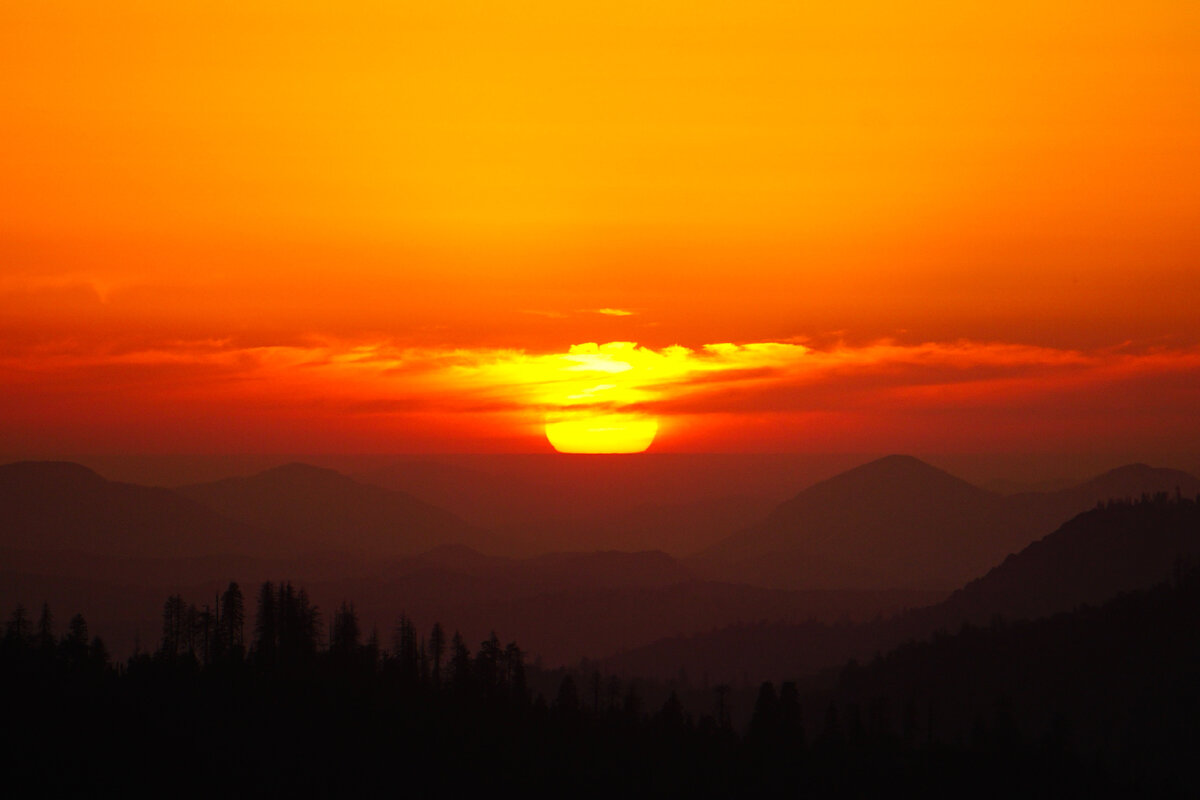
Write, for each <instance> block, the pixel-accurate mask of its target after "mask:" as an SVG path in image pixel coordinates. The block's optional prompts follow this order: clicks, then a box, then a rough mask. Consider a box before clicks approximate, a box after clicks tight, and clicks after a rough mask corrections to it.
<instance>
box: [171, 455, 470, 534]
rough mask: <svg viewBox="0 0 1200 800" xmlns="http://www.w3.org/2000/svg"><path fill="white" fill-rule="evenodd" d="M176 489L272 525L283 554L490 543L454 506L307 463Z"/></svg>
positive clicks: (252, 521) (249, 521) (247, 519)
mask: <svg viewBox="0 0 1200 800" xmlns="http://www.w3.org/2000/svg"><path fill="white" fill-rule="evenodd" d="M177 491H178V492H179V494H181V495H183V496H185V497H188V498H190V499H192V500H194V501H196V502H198V503H201V504H203V505H205V506H207V507H209V508H211V509H213V510H214V511H217V512H219V513H221V514H223V515H225V516H227V517H230V518H233V519H237V520H241V521H243V522H245V523H247V524H250V525H253V526H254V527H256V528H259V529H261V530H263V531H265V532H266V533H267V534H268V536H269V540H270V543H271V545H272V550H273V552H275V554H277V555H284V554H288V553H294V552H296V551H298V550H338V551H343V552H350V553H374V554H380V555H400V554H406V553H418V552H421V551H423V550H428V549H430V548H432V547H436V546H438V545H442V544H449V543H464V544H470V545H472V546H476V547H478V546H481V545H482V546H487V544H488V542H487V538H486V536H485V535H484V534H483V533H482V532H480V531H479V530H478V529H476V528H473V527H471V526H469V525H468V524H467V523H465V522H463V521H462V520H461V519H459V518H458V517H456V516H455V515H453V514H451V513H450V512H448V511H445V510H443V509H440V508H437V507H436V506H433V505H430V504H429V503H426V502H423V501H421V500H418V499H416V498H415V497H412V496H411V495H408V494H405V493H403V492H396V491H391V490H388V489H384V488H381V487H378V486H369V485H367V484H364V483H359V482H358V481H356V480H354V479H352V478H348V477H346V476H345V475H342V474H341V473H339V472H336V471H334V470H331V469H324V468H321V467H313V466H309V465H307V464H287V465H284V466H281V467H276V468H274V469H269V470H267V471H265V472H261V473H259V474H257V475H251V476H249V477H238V478H226V479H224V480H219V481H213V482H211V483H201V484H194V485H191V486H184V487H180V488H179V489H178V490H177Z"/></svg>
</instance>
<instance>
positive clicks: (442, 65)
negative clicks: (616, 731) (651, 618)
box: [0, 0, 1200, 454]
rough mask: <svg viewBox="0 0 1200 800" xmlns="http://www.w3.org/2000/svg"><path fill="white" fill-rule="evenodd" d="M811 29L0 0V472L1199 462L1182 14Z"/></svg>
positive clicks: (907, 19) (1193, 127)
mask: <svg viewBox="0 0 1200 800" xmlns="http://www.w3.org/2000/svg"><path fill="white" fill-rule="evenodd" d="M298 5H303V6H304V7H303V8H297V7H296V6H298ZM810 5H813V4H800V3H785V2H766V0H744V1H743V2H739V3H736V4H735V3H708V2H697V1H696V0H691V1H690V2H657V3H644V2H622V1H617V2H607V3H603V4H594V5H593V4H580V3H561V2H540V1H539V2H505V3H498V2H497V3H490V2H473V3H457V2H454V1H453V0H447V1H446V2H438V3H406V2H399V1H397V0H391V1H390V2H382V1H381V2H342V3H336V4H333V3H330V4H320V3H312V4H296V3H264V2H253V0H247V2H242V3H237V4H232V3H230V4H224V3H213V2H206V3H189V2H180V3H170V4H164V3H159V2H148V0H147V1H146V2H131V1H128V0H115V2H110V3H103V4H98V3H83V2H32V1H27V0H16V1H15V2H8V3H5V4H3V6H2V7H0V108H3V109H4V112H3V122H2V123H0V176H2V177H0V180H2V181H3V191H0V381H2V382H3V384H4V387H5V389H4V392H3V393H2V394H0V451H4V452H6V453H11V454H25V453H28V454H52V453H55V452H81V451H89V450H90V451H93V452H127V451H154V452H162V451H173V450H183V451H189V452H195V451H210V452H211V451H223V450H230V451H243V450H245V451H256V452H261V451H272V450H275V451H288V452H300V451H306V450H310V451H311V450H329V451H404V450H433V451H437V450H455V451H463V450H467V451H473V450H507V449H515V450H537V449H545V448H547V447H548V445H547V444H546V442H545V439H544V437H543V436H542V435H541V433H540V426H541V423H542V420H543V419H544V417H545V415H546V414H547V413H554V412H556V411H558V410H561V408H562V407H563V406H570V407H578V406H580V405H581V404H582V405H586V403H584V402H583V401H582V400H580V399H579V398H578V397H577V395H580V393H581V392H592V391H593V390H596V387H598V386H609V388H607V389H600V390H597V391H599V392H600V394H601V395H604V397H603V399H602V401H601V402H600V403H598V404H596V407H598V408H599V407H602V408H605V409H613V408H617V409H626V410H629V409H633V410H635V411H637V413H642V414H653V415H656V417H657V418H658V419H660V421H661V424H660V429H659V437H658V439H657V440H656V443H655V445H654V447H655V448H656V449H663V450H670V449H683V450H704V449H716V450H772V449H816V450H823V451H830V450H854V451H864V450H881V451H893V450H921V451H925V452H928V451H931V450H939V449H941V450H961V449H964V448H965V449H970V448H975V449H988V448H998V449H1005V450H1012V449H1021V448H1027V449H1045V448H1063V449H1071V448H1076V449H1078V448H1083V449H1094V448H1095V447H1097V446H1098V445H1097V444H1096V440H1097V439H1098V438H1100V437H1101V435H1102V436H1103V437H1104V439H1105V441H1108V442H1111V443H1114V446H1115V445H1116V444H1119V445H1120V446H1121V447H1122V448H1132V449H1134V450H1136V449H1137V448H1139V447H1145V448H1157V449H1159V450H1161V449H1162V448H1164V447H1170V448H1175V449H1177V450H1196V449H1200V423H1198V422H1197V421H1196V416H1197V415H1196V414H1195V412H1194V409H1196V408H1198V407H1200V389H1198V388H1197V387H1198V386H1200V369H1198V367H1197V353H1198V352H1200V351H1198V350H1197V348H1198V347H1200V314H1198V313H1197V311H1196V309H1197V308H1200V268H1198V264H1200V261H1198V256H1200V219H1198V218H1200V90H1198V89H1197V87H1200V6H1198V5H1197V4H1196V3H1188V2H1142V3H1137V4H1131V3H1102V2H1089V3H1082V2H1078V3H1044V2H1039V3H1033V2H1029V3H1025V2H1014V3H1004V4H965V3H950V2H915V3H907V4H894V3H867V2H848V3H837V4H824V5H822V6H820V7H816V8H810V7H806V6H810ZM993 6H995V7H993ZM605 310H607V312H609V313H602V311H605ZM614 311H620V312H627V313H612V312H614ZM589 342H592V343H598V344H604V343H614V342H615V343H620V342H636V343H639V344H640V345H641V346H642V347H641V348H640V349H636V350H635V349H632V347H631V346H629V345H625V346H621V345H610V346H609V348H608V350H604V348H597V349H596V353H597V354H600V355H604V357H605V358H608V359H610V360H620V358H621V357H623V356H627V357H628V359H627V360H626V361H622V362H621V363H627V364H629V369H626V370H622V371H621V372H620V373H605V372H604V371H603V370H600V371H599V372H594V373H593V372H584V373H580V372H579V371H574V372H571V371H568V372H565V373H564V372H563V370H564V369H568V370H569V368H570V367H571V366H572V365H574V366H578V365H579V362H578V361H571V354H572V351H571V348H572V347H573V346H575V347H576V351H575V355H579V354H580V353H584V352H586V348H584V349H583V350H581V349H579V346H581V345H584V344H585V343H589ZM720 343H733V344H735V345H738V347H734V348H733V349H729V348H728V347H726V348H724V349H722V348H706V346H707V345H716V344H720ZM672 347H679V348H683V349H684V350H686V351H687V352H688V353H690V355H681V354H682V353H683V352H684V350H679V349H670V348H672ZM593 366H594V364H593ZM664 370H665V371H666V373H667V374H665V375H664V374H663V371H664ZM605 374H609V375H612V374H619V375H620V376H623V377H620V378H619V379H614V380H615V382H613V381H607V382H606V380H605V379H604V375H605ZM580 381H582V382H583V383H582V385H581V384H580ZM610 384H611V385H610ZM571 398H575V399H571ZM1100 432H1102V433H1100Z"/></svg>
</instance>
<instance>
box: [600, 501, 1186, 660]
mask: <svg viewBox="0 0 1200 800" xmlns="http://www.w3.org/2000/svg"><path fill="white" fill-rule="evenodd" d="M1197 563H1200V499H1189V498H1188V497H1186V496H1179V497H1172V496H1171V495H1168V494H1166V493H1165V492H1164V493H1159V494H1158V495H1157V496H1155V497H1146V498H1144V499H1141V500H1137V501H1114V502H1109V503H1106V504H1105V505H1104V506H1102V507H1097V508H1094V509H1092V510H1091V511H1087V512H1085V513H1083V514H1080V515H1078V516H1076V517H1075V518H1073V519H1071V520H1070V521H1068V522H1067V523H1066V524H1064V525H1062V526H1061V527H1060V528H1059V529H1058V530H1056V531H1054V532H1053V533H1051V534H1050V535H1048V536H1045V537H1044V538H1042V539H1041V540H1039V541H1037V542H1034V543H1032V544H1030V545H1028V546H1026V547H1025V548H1023V549H1022V550H1021V552H1019V553H1017V554H1014V555H1011V556H1009V557H1008V558H1006V559H1005V560H1004V561H1003V562H1002V563H1000V564H998V565H997V566H995V567H994V568H993V569H991V570H989V571H988V572H987V573H986V574H985V575H983V576H981V577H980V578H978V579H977V580H974V581H972V582H970V583H968V584H967V585H966V586H964V587H963V588H962V589H960V590H959V591H956V592H955V593H953V594H952V595H951V596H950V597H949V598H947V599H946V600H944V601H942V602H940V603H937V604H934V605H931V606H928V607H926V608H920V609H915V610H912V611H908V612H906V613H904V614H901V615H899V616H897V617H895V618H893V619H881V620H878V621H875V622H871V623H868V624H864V625H841V626H830V625H825V624H818V623H816V622H809V623H805V624H800V625H788V624H782V623H778V622H763V623H760V624H752V625H739V626H731V627H729V628H725V629H723V630H719V631H713V632H710V633H707V634H701V635H695V636H687V637H674V638H671V639H666V640H663V641H660V642H656V643H654V644H653V645H650V646H648V647H644V648H638V649H634V650H631V651H629V652H626V653H623V654H620V655H619V656H616V657H614V658H613V659H611V660H609V661H608V662H607V666H609V667H610V668H612V669H614V670H615V671H618V672H621V673H624V674H637V675H657V676H660V677H667V676H670V675H673V674H675V673H676V672H677V671H678V669H679V667H680V666H682V665H687V666H688V669H692V670H704V671H706V672H707V673H708V674H709V675H710V676H713V677H714V679H715V678H718V677H719V678H722V679H731V680H736V679H738V678H739V677H740V676H742V675H744V674H749V675H754V676H758V677H765V678H771V679H780V678H783V677H787V676H795V675H798V674H805V673H812V672H815V671H817V670H819V669H822V668H827V667H832V666H834V665H836V664H838V663H840V662H843V661H845V660H846V659H849V658H859V659H865V658H870V657H871V656H872V655H873V654H874V653H876V652H878V651H882V650H887V649H889V648H891V647H895V646H896V645H898V644H900V643H901V642H904V641H907V640H911V639H921V638H924V637H928V636H929V635H930V634H932V633H933V632H935V631H938V630H954V629H957V628H958V627H959V626H961V625H963V624H964V623H971V624H986V623H989V622H991V621H992V620H994V619H997V618H1004V619H1009V620H1019V619H1028V618H1039V617H1044V616H1047V615H1051V614H1055V613H1061V612H1068V611H1071V610H1073V609H1075V608H1077V607H1080V606H1082V605H1085V604H1091V605H1096V604H1099V603H1102V602H1104V601H1106V600H1109V599H1111V598H1112V597H1114V596H1116V595H1118V594H1120V593H1122V592H1130V591H1135V590H1143V589H1147V588H1149V587H1152V586H1154V585H1156V584H1159V583H1162V582H1164V581H1167V580H1170V579H1172V578H1173V576H1174V575H1176V574H1178V573H1179V572H1180V571H1182V570H1186V569H1187V568H1189V567H1190V566H1191V565H1195V564H1197Z"/></svg>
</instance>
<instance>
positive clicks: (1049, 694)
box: [802, 508, 1200, 797]
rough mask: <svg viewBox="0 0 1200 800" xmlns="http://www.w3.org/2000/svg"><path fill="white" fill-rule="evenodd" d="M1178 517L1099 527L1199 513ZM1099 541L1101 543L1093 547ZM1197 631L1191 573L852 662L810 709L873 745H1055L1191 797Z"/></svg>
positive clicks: (1198, 607)
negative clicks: (839, 718)
mask: <svg viewBox="0 0 1200 800" xmlns="http://www.w3.org/2000/svg"><path fill="white" fill-rule="evenodd" d="M1178 511H1179V509H1174V510H1170V509H1158V510H1152V509H1130V508H1126V509H1124V510H1123V512H1118V514H1116V515H1110V516H1109V517H1108V518H1107V519H1106V520H1104V521H1103V522H1102V523H1101V527H1103V528H1106V529H1108V532H1109V534H1110V535H1111V536H1113V537H1114V541H1115V539H1117V538H1123V537H1125V536H1135V535H1136V534H1135V532H1134V531H1133V530H1132V529H1131V528H1126V525H1125V523H1124V522H1122V520H1121V519H1120V518H1121V517H1122V516H1124V517H1126V518H1127V519H1126V521H1127V522H1133V521H1134V519H1135V518H1141V517H1143V516H1144V515H1145V514H1146V513H1147V512H1149V513H1151V514H1154V513H1157V512H1162V516H1163V519H1162V522H1163V523H1164V524H1165V525H1166V527H1167V528H1172V527H1173V526H1174V525H1175V524H1176V522H1180V521H1182V518H1183V517H1190V518H1191V520H1192V523H1189V524H1194V521H1195V514H1194V513H1190V512H1185V513H1183V514H1179V513H1177V512H1178ZM1078 522H1079V523H1080V525H1079V526H1078V527H1079V530H1077V531H1074V532H1067V531H1064V534H1066V536H1065V538H1070V537H1071V536H1072V535H1074V534H1079V535H1082V533H1083V529H1085V528H1088V527H1090V526H1091V522H1089V521H1086V520H1079V521H1078ZM1122 529H1124V530H1122ZM1147 533H1149V534H1150V535H1151V537H1152V538H1158V537H1159V536H1165V537H1167V538H1170V537H1171V536H1172V535H1173V534H1171V533H1170V532H1169V531H1168V530H1155V531H1153V532H1151V531H1149V530H1147ZM1178 533H1183V531H1182V530H1179V531H1178ZM1196 533H1197V532H1196V531H1195V530H1194V529H1193V530H1192V531H1191V534H1190V535H1189V536H1187V538H1188V539H1189V543H1188V545H1187V546H1186V549H1191V550H1194V549H1195V540H1196V538H1198V537H1197V535H1196ZM1100 538H1104V537H1103V536H1102V537H1100ZM1058 544H1063V542H1059V543H1058ZM1089 544H1090V545H1099V546H1100V547H1104V545H1103V544H1102V543H1100V542H1097V541H1095V537H1092V541H1090V542H1089ZM1162 544H1163V542H1161V541H1160V542H1158V543H1157V544H1155V545H1153V546H1151V547H1149V548H1147V549H1157V548H1158V547H1159V546H1160V545H1162ZM1119 549H1121V550H1124V551H1125V552H1130V551H1133V550H1136V549H1137V548H1136V547H1125V548H1119ZM1168 549H1170V548H1168ZM1111 554H1115V550H1114V551H1113V552H1112V553H1111ZM1031 555H1032V554H1031ZM1102 560H1103V559H1102ZM1073 566H1074V567H1075V568H1080V567H1082V568H1083V570H1084V571H1091V570H1089V568H1087V567H1083V565H1081V564H1079V563H1075V564H1074V565H1073ZM1114 566H1115V565H1114ZM1093 574H1095V575H1099V574H1100V571H1093ZM1068 582H1070V580H1069V579H1068ZM1197 629H1200V572H1197V571H1196V570H1195V569H1181V570H1179V571H1178V572H1177V574H1176V575H1175V577H1174V578H1173V579H1172V580H1171V581H1169V582H1165V581H1164V582H1156V583H1155V584H1154V585H1152V586H1150V587H1146V588H1139V589H1138V590H1137V591H1129V592H1125V593H1122V594H1120V595H1118V596H1116V597H1114V598H1112V599H1110V600H1109V601H1107V602H1105V603H1103V604H1098V605H1088V606H1082V607H1079V608H1077V609H1075V610H1072V611H1063V612H1062V613H1058V614H1054V615H1053V616H1046V617H1042V618H1040V619H1037V620H1034V621H1024V622H1005V621H1002V620H996V621H993V622H990V623H988V624H984V625H973V626H963V627H959V628H955V629H954V631H953V632H950V633H942V634H940V635H937V636H934V637H932V638H931V639H929V640H927V641H923V642H919V643H918V642H909V643H906V644H904V645H902V646H900V647H898V648H896V649H894V650H892V651H891V652H888V653H885V654H883V655H882V656H881V657H877V658H874V659H871V660H870V661H869V662H866V663H857V664H856V663H850V664H847V665H845V666H843V667H842V668H841V669H839V670H838V671H837V674H836V676H829V677H834V678H835V680H834V682H833V685H832V686H828V687H826V688H818V687H819V686H820V684H824V683H825V681H824V680H819V681H814V682H812V683H814V684H815V686H814V689H813V691H811V692H810V693H808V694H807V696H805V697H803V698H802V702H803V703H804V705H805V707H806V708H814V709H828V708H837V709H840V710H841V711H842V713H843V719H845V720H847V721H848V722H849V723H850V725H849V726H848V727H847V728H846V729H847V730H849V729H852V728H854V727H855V726H856V721H858V722H861V724H864V725H866V726H869V728H870V733H871V734H873V735H881V734H882V735H887V734H891V735H897V734H899V735H906V736H909V737H913V738H916V739H918V740H920V741H933V742H940V743H943V744H951V743H954V742H964V741H972V742H974V743H976V744H986V743H987V742H989V741H990V742H995V743H999V744H1000V745H1001V746H1006V745H1007V746H1008V747H1009V748H1010V751H1011V752H1016V751H1017V749H1018V748H1017V747H1014V746H1013V745H1014V744H1016V742H1018V741H1023V742H1024V743H1025V745H1026V746H1028V744H1031V743H1037V742H1044V743H1049V744H1051V746H1052V748H1053V750H1052V752H1054V753H1056V754H1061V753H1071V752H1074V753H1078V754H1081V755H1086V757H1088V758H1089V759H1095V758H1096V757H1097V756H1101V758H1100V761H1102V762H1104V763H1105V770H1106V772H1107V773H1108V775H1109V779H1110V780H1117V779H1124V780H1130V781H1131V782H1132V781H1137V782H1141V783H1142V784H1143V785H1144V786H1145V788H1144V789H1143V790H1142V791H1141V792H1138V794H1141V795H1142V796H1159V797H1162V796H1179V797H1195V796H1196V793H1197V790H1198V789H1200V777H1198V774H1197V772H1196V769H1195V764H1196V748H1197V744H1198V742H1197V730H1198V729H1197V727H1196V725H1195V716H1196V712H1197V708H1200V690H1198V688H1197V681H1196V677H1197V665H1198V664H1200V640H1198V639H1197V637H1196V635H1195V634H1196V631H1197ZM860 710H861V711H862V712H863V713H862V715H861V716H859V717H856V718H852V717H853V715H857V714H858V713H859V711H860ZM827 714H828V712H827ZM826 719H828V716H827V717H826ZM810 730H811V729H810ZM1121 762H1123V763H1121ZM1185 787H1186V789H1185ZM1067 793H1070V792H1069V791H1068V792H1067ZM1052 794H1055V795H1057V794H1059V792H1052Z"/></svg>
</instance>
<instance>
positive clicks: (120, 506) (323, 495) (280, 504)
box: [0, 461, 487, 558]
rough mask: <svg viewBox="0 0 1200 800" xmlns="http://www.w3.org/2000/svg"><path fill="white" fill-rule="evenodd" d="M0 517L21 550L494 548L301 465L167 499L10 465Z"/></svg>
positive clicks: (84, 476) (37, 465)
mask: <svg viewBox="0 0 1200 800" xmlns="http://www.w3.org/2000/svg"><path fill="white" fill-rule="evenodd" d="M0 515H2V516H3V518H4V520H5V524H4V525H3V526H2V527H0V547H3V548H11V549H15V550H23V551H43V552H44V551H77V552H84V553H90V554H97V555H99V554H103V555H116V556H138V557H166V556H171V557H181V556H198V555H212V554H250V555H258V556H266V557H272V558H282V557H292V556H296V555H298V554H301V553H310V552H316V551H321V552H341V553H349V554H372V555H375V556H395V555H403V554H415V553H418V552H422V551H424V550H428V549H430V548H432V547H436V546H439V545H443V544H449V543H467V544H474V545H480V544H486V543H487V539H486V537H485V536H484V534H482V533H481V532H480V531H479V530H478V529H476V528H473V527H472V526H470V525H467V524H466V523H465V522H463V521H462V520H460V519H458V518H457V517H455V516H454V515H453V514H451V513H449V512H447V511H444V510H442V509H439V508H436V507H435V506H432V505H430V504H428V503H425V502H422V501H420V500H417V499H416V498H414V497H411V496H409V495H406V494H403V493H401V492H393V491H389V490H387V489H383V488H380V487H377V486H369V485H366V484H362V483H358V482H357V481H354V480H352V479H351V478H348V477H346V476H344V475H341V474H340V473H337V472H335V471H333V470H328V469H321V468H317V467H310V466H306V465H303V464H289V465H286V466H282V467H278V468H275V469H271V470H267V471H266V472H263V473H260V474H258V475H252V476H250V477H245V478H228V479H225V480H220V481H215V482H212V483H206V484H197V485H194V486H186V487H182V488H180V489H165V488H158V487H147V486H137V485H134V484H128V483H119V482H116V481H109V480H106V479H105V478H103V477H101V476H100V475H98V474H96V473H95V472H93V471H92V470H90V469H88V468H87V467H83V466H81V465H79V464H74V463H70V462H35V461H25V462H16V463H12V464H6V465H3V466H0Z"/></svg>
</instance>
